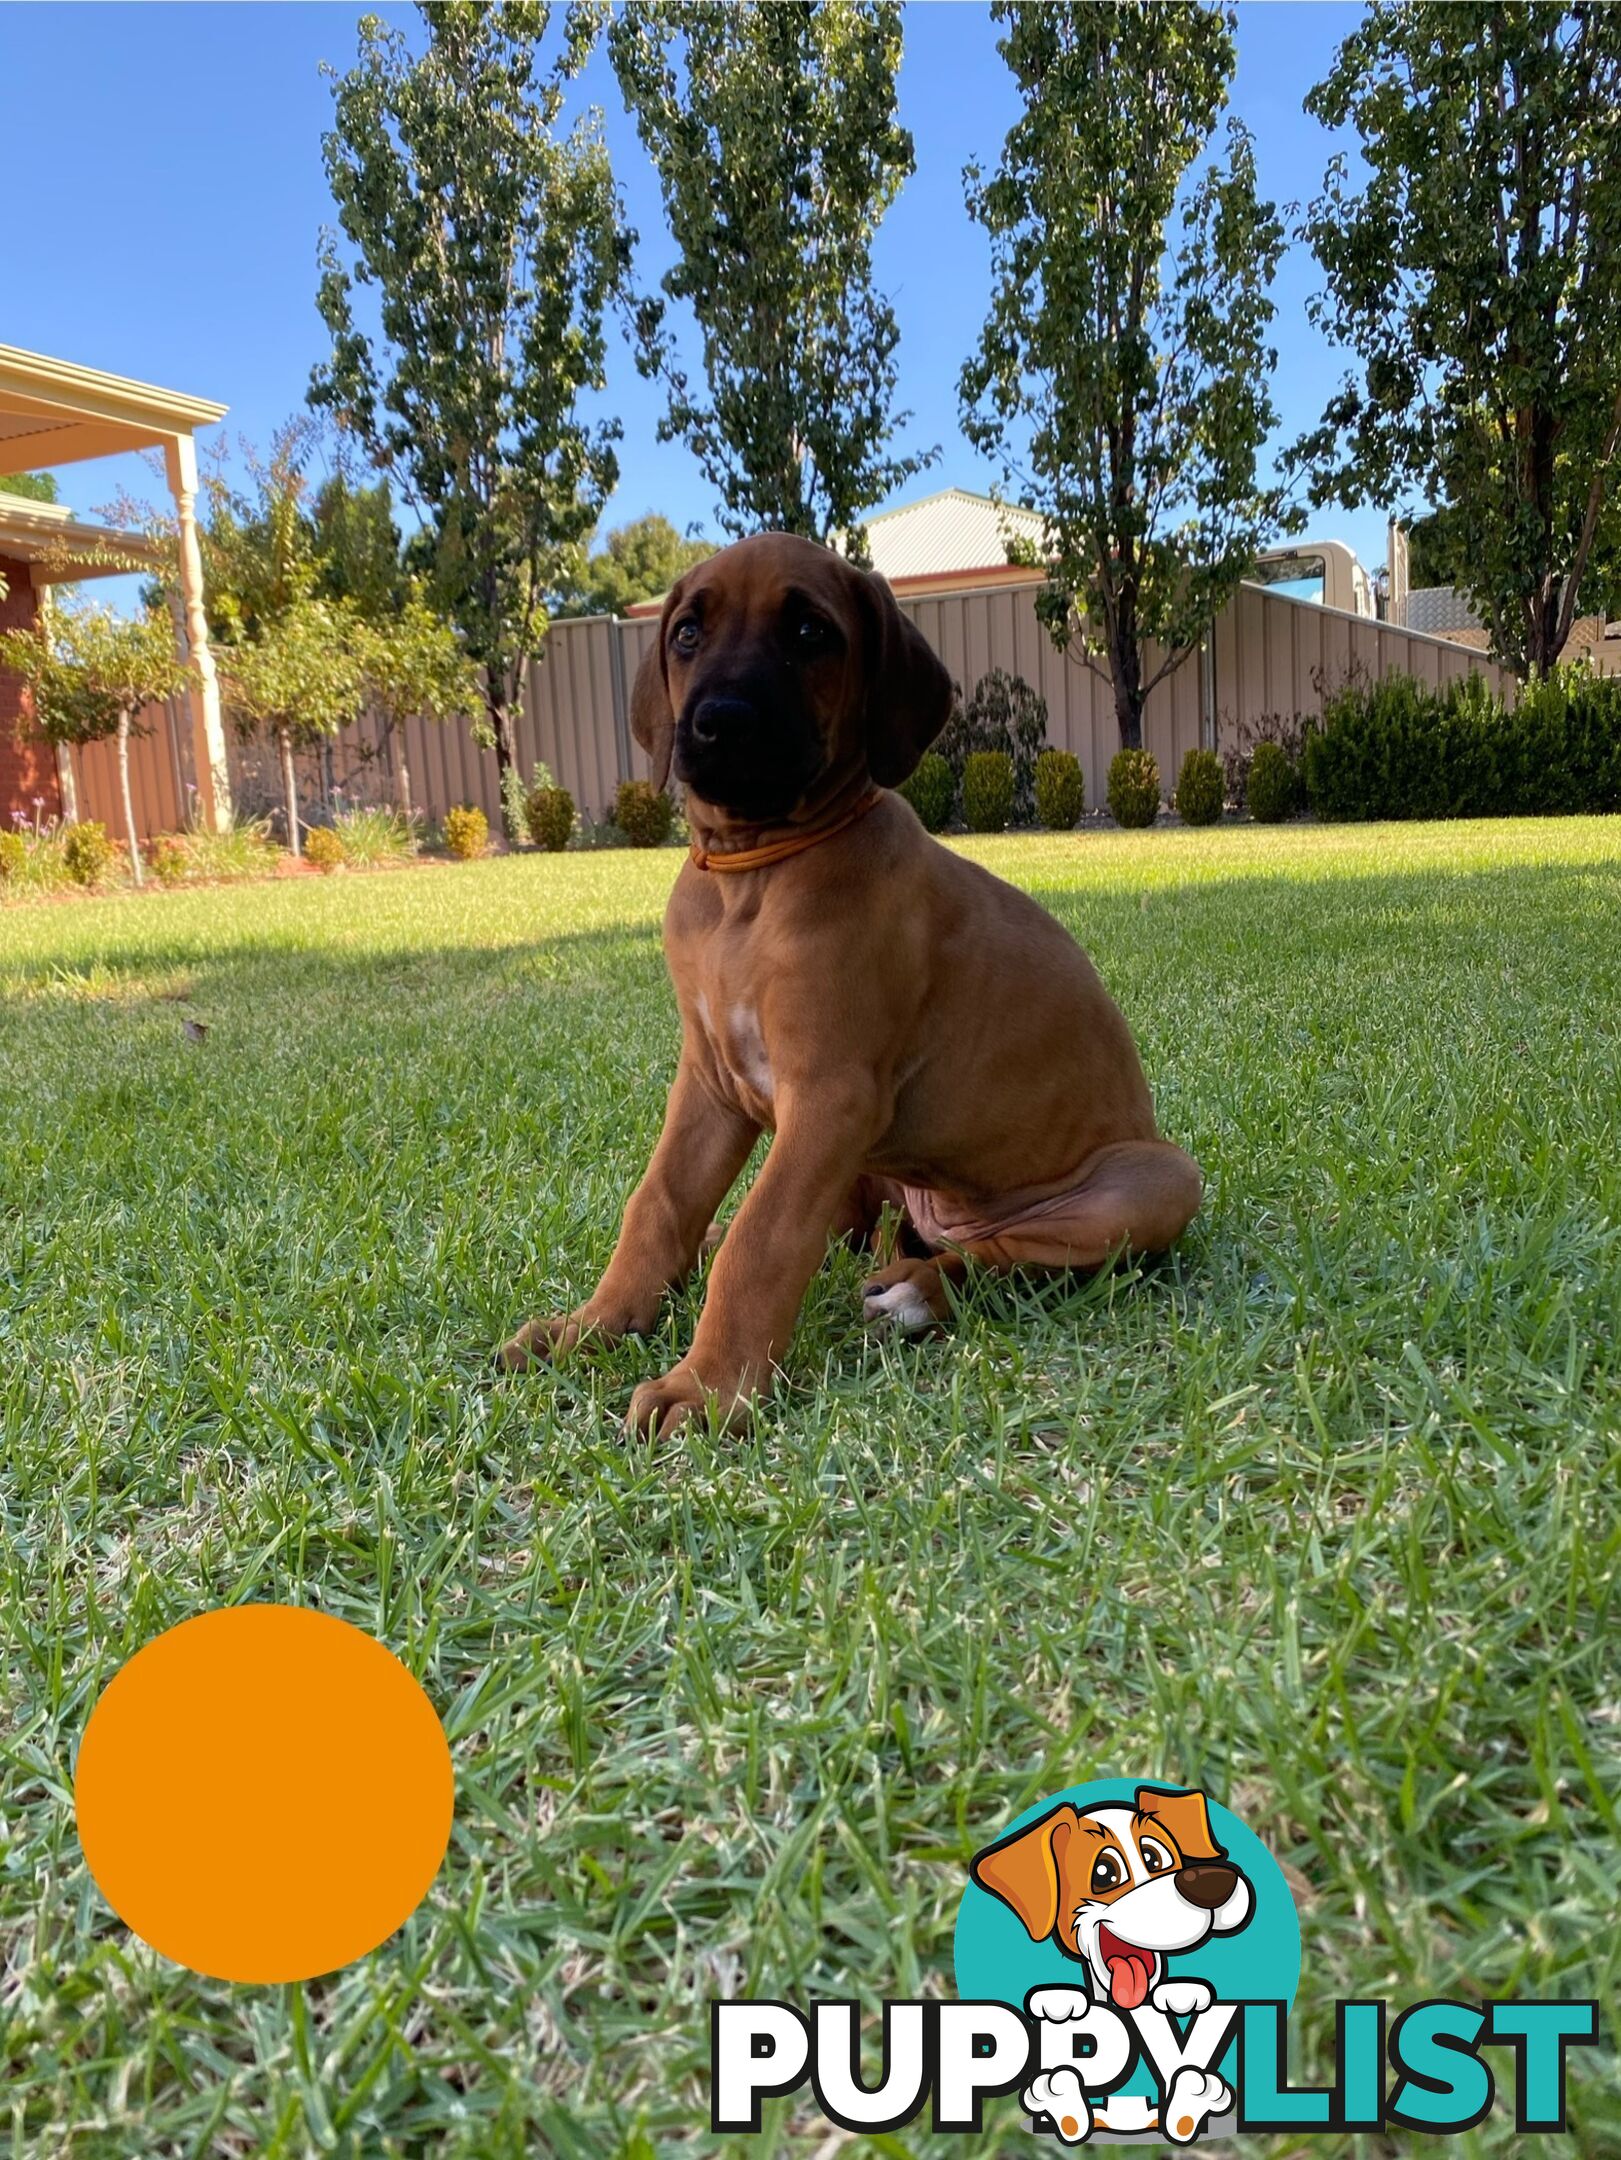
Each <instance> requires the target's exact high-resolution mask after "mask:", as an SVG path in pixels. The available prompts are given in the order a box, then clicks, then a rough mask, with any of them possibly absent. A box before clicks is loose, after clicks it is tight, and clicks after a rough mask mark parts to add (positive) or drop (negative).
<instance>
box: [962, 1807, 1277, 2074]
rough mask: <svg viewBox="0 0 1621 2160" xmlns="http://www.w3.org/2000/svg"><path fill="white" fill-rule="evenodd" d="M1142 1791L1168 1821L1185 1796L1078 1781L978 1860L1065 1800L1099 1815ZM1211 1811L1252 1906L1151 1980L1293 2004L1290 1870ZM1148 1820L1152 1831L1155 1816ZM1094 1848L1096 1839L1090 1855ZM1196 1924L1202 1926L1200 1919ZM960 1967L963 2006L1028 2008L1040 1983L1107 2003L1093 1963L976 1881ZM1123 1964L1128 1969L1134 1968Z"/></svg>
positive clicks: (1225, 1998) (965, 1912)
mask: <svg viewBox="0 0 1621 2160" xmlns="http://www.w3.org/2000/svg"><path fill="white" fill-rule="evenodd" d="M1145 1794H1146V1795H1148V1796H1150V1798H1149V1801H1148V1805H1149V1808H1150V1810H1151V1809H1152V1806H1153V1802H1154V1798H1156V1797H1157V1798H1160V1799H1168V1800H1169V1801H1170V1802H1171V1803H1172V1807H1171V1809H1170V1810H1169V1811H1168V1813H1167V1820H1168V1821H1171V1820H1175V1819H1177V1816H1178V1810H1177V1808H1176V1803H1177V1802H1178V1801H1184V1802H1185V1800H1186V1790H1185V1788H1182V1787H1179V1786H1174V1785H1168V1784H1167V1785H1146V1784H1145V1782H1144V1781H1141V1780H1138V1779H1134V1778H1103V1779H1099V1780H1097V1781H1096V1782H1094V1783H1092V1784H1089V1785H1071V1786H1069V1787H1068V1788H1067V1789H1066V1790H1065V1791H1063V1792H1058V1793H1053V1794H1051V1795H1049V1797H1048V1798H1047V1799H1045V1800H1041V1801H1038V1802H1037V1803H1036V1805H1035V1806H1034V1807H1030V1808H1026V1809H1025V1811H1024V1813H1023V1814H1022V1815H1019V1816H1016V1817H1015V1818H1014V1820H1013V1821H1012V1822H1011V1823H1009V1824H1008V1826H1007V1828H1006V1829H1005V1830H1004V1831H1003V1832H1002V1833H1001V1834H1000V1835H999V1836H998V1837H996V1838H995V1839H994V1840H987V1844H986V1847H985V1848H982V1851H981V1853H980V1855H979V1856H978V1858H979V1859H980V1860H983V1858H984V1854H985V1852H986V1851H988V1850H991V1849H992V1848H994V1849H996V1850H997V1851H1003V1850H1005V1849H1006V1848H1007V1847H1008V1846H1010V1845H1012V1844H1013V1843H1014V1841H1015V1840H1016V1839H1017V1837H1018V1835H1019V1833H1020V1832H1021V1831H1024V1830H1027V1829H1030V1828H1031V1827H1032V1826H1034V1825H1036V1824H1038V1823H1040V1822H1041V1821H1042V1820H1043V1819H1044V1818H1045V1817H1046V1816H1048V1815H1050V1814H1052V1813H1053V1811H1054V1810H1055V1809H1058V1808H1062V1807H1064V1806H1065V1805H1066V1804H1067V1805H1068V1806H1070V1807H1073V1808H1074V1809H1075V1810H1076V1812H1077V1813H1078V1814H1081V1815H1083V1816H1085V1815H1093V1814H1095V1811H1096V1810H1098V1809H1100V1808H1111V1807H1113V1808H1119V1807H1124V1808H1127V1809H1135V1808H1136V1807H1137V1806H1138V1805H1139V1801H1140V1796H1142V1795H1145ZM1205 1807H1206V1809H1207V1811H1208V1820H1209V1825H1210V1832H1211V1836H1212V1839H1213V1841H1214V1843H1215V1845H1216V1846H1217V1847H1218V1848H1219V1849H1220V1851H1221V1853H1222V1854H1223V1855H1224V1857H1225V1859H1226V1861H1227V1863H1228V1864H1229V1865H1231V1866H1232V1867H1235V1868H1236V1869H1237V1870H1238V1872H1239V1874H1240V1875H1241V1876H1242V1877H1243V1878H1244V1880H1245V1881H1246V1882H1247V1883H1248V1884H1249V1887H1250V1891H1251V1893H1252V1897H1251V1904H1250V1910H1249V1912H1248V1915H1247V1917H1246V1918H1245V1919H1244V1920H1243V1923H1242V1925H1240V1926H1238V1927H1236V1928H1234V1929H1232V1930H1231V1931H1230V1932H1222V1931H1220V1930H1216V1931H1213V1932H1211V1933H1210V1934H1209V1935H1208V1936H1207V1937H1206V1938H1205V1940H1204V1941H1203V1942H1201V1943H1198V1944H1197V1946H1196V1947H1193V1948H1190V1949H1188V1950H1186V1951H1168V1952H1166V1953H1165V1954H1164V1955H1163V1956H1162V1957H1160V1958H1159V1959H1158V1961H1157V1963H1156V1965H1155V1967H1154V1970H1153V1984H1154V1985H1156V1986H1157V1985H1158V1984H1160V1983H1161V1982H1162V1981H1165V1980H1179V1979H1187V1980H1203V1981H1204V1982H1205V1983H1206V1984H1207V1985H1208V1986H1209V1987H1210V1988H1212V1989H1213V1990H1214V1992H1215V1996H1216V2000H1217V2001H1218V2002H1281V2003H1283V2004H1285V2005H1288V2004H1291V2003H1293V2001H1294V1998H1295V1990H1296V1988H1297V1987H1298V1986H1299V1983H1300V1921H1299V1919H1298V1917H1297V1915H1296V1912H1295V1903H1294V1898H1293V1897H1292V1896H1291V1894H1290V1890H1289V1885H1288V1883H1287V1882H1286V1881H1285V1880H1284V1875H1283V1870H1282V1869H1281V1868H1280V1867H1279V1866H1278V1863H1277V1862H1276V1860H1274V1859H1273V1857H1272V1855H1271V1854H1270V1853H1269V1852H1268V1851H1267V1849H1266V1847H1265V1846H1264V1845H1263V1844H1262V1843H1261V1841H1260V1839H1259V1838H1258V1837H1257V1836H1256V1835H1255V1833H1254V1831H1252V1830H1251V1829H1249V1828H1248V1827H1247V1826H1246V1825H1245V1824H1244V1823H1242V1822H1240V1821H1239V1819H1238V1817H1237V1816H1236V1815H1234V1814H1233V1813H1232V1811H1231V1810H1230V1809H1228V1808H1226V1807H1223V1806H1222V1805H1221V1803H1220V1802H1219V1801H1217V1800H1210V1799H1208V1798H1206V1799H1205ZM1141 1821H1142V1822H1143V1823H1144V1824H1145V1825H1147V1826H1148V1828H1150V1829H1151V1828H1152V1816H1151V1814H1150V1815H1145V1816H1144V1817H1143V1818H1141ZM1038 1843H1039V1841H1038ZM1091 1849H1092V1848H1091V1846H1090V1845H1089V1846H1088V1847H1087V1851H1088V1852H1089V1853H1090V1851H1091ZM1038 1873H1039V1870H1038ZM1084 1894H1085V1891H1084V1887H1083V1891H1082V1895H1084ZM1074 1895H1075V1891H1074V1882H1073V1879H1072V1880H1070V1881H1066V1882H1065V1883H1064V1884H1062V1885H1061V1902H1062V1899H1063V1898H1064V1897H1072V1896H1074ZM1120 1910H1121V1911H1122V1912H1123V1913H1124V1912H1126V1911H1127V1910H1128V1907H1127V1906H1125V1905H1122V1906H1121V1907H1120ZM1193 1924H1194V1925H1197V1921H1196V1920H1195V1921H1194V1923H1193ZM955 1965H956V1978H957V1993H958V1995H959V1996H960V1997H961V1999H962V2000H963V2001H964V2002H986V2001H991V2002H1005V2003H1009V2004H1011V2005H1012V2006H1013V2008H1014V2009H1017V2010H1022V2009H1023V2008H1024V2001H1025V1997H1026V1996H1027V1995H1028V1994H1029V1992H1030V1990H1031V1989H1032V1988H1038V1987H1063V1988H1084V1989H1086V1990H1087V1991H1088V1992H1089V1993H1090V1994H1091V1995H1092V1997H1093V1999H1094V2000H1099V2001H1107V2000H1108V1999H1109V1997H1108V1995H1107V1993H1105V1992H1104V1991H1103V1990H1102V1989H1101V1988H1100V1984H1099V1979H1098V1976H1097V1974H1096V1972H1095V1971H1094V1970H1093V1968H1092V1966H1091V1965H1090V1964H1088V1963H1086V1962H1084V1961H1083V1960H1081V1959H1077V1958H1075V1957H1073V1956H1071V1955H1070V1954H1069V1953H1068V1952H1067V1951H1066V1950H1065V1949H1063V1948H1062V1947H1060V1944H1059V1942H1058V1941H1057V1939H1056V1936H1055V1935H1047V1936H1045V1937H1044V1938H1043V1939H1042V1940H1041V1941H1039V1942H1038V1941H1034V1940H1032V1938H1031V1935H1030V1933H1029V1931H1028V1928H1027V1925H1026V1923H1025V1921H1024V1920H1022V1919H1021V1918H1020V1916H1019V1914H1018V1912H1016V1911H1015V1910H1014V1909H1013V1908H1012V1907H1011V1906H1010V1905H1009V1904H1008V1903H1007V1902H1005V1900H1004V1899H1003V1898H1002V1897H1000V1896H997V1895H995V1894H993V1892H992V1891H990V1890H986V1889H982V1888H981V1886H980V1885H979V1883H977V1882H975V1881H973V1880H970V1881H969V1883H968V1885H967V1887H966V1889H965V1890H964V1891H963V1896H962V1904H961V1905H960V1906H959V1908H958V1911H957V1934H956V1944H955ZM1126 1970H1127V1971H1128V1972H1129V1971H1130V1970H1131V1968H1130V1966H1129V1965H1128V1966H1127V1967H1126ZM1134 2082H1135V2081H1134ZM1127 2089H1130V2088H1129V2087H1128V2088H1127Z"/></svg>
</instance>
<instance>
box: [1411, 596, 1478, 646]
mask: <svg viewBox="0 0 1621 2160" xmlns="http://www.w3.org/2000/svg"><path fill="white" fill-rule="evenodd" d="M1402 622H1403V625H1404V627H1405V628H1407V629H1409V630H1427V631H1428V632H1429V633H1430V635H1431V636H1432V637H1444V636H1445V635H1446V634H1447V632H1448V631H1449V630H1478V629H1480V628H1481V621H1480V617H1479V615H1477V614H1476V612H1475V610H1474V609H1473V608H1472V607H1471V606H1470V605H1469V595H1468V594H1467V593H1461V592H1459V591H1457V590H1456V588H1455V587H1453V586H1451V585H1419V586H1415V588H1414V589H1413V591H1411V592H1410V593H1409V594H1408V595H1407V604H1406V608H1405V611H1404V613H1403V615H1402Z"/></svg>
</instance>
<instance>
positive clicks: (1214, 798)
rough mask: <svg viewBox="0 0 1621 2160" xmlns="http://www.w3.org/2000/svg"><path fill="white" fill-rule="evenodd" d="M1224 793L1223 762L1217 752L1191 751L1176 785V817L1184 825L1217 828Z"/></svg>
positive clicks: (1183, 762) (1183, 764) (1185, 759)
mask: <svg viewBox="0 0 1621 2160" xmlns="http://www.w3.org/2000/svg"><path fill="white" fill-rule="evenodd" d="M1223 792H1224V788H1223V781H1222V772H1221V759H1220V758H1219V757H1217V755H1216V753H1215V751H1214V750H1190V751H1189V752H1188V754H1187V756H1186V757H1185V758H1184V759H1183V760H1182V770H1181V772H1180V774H1179V775H1178V777H1177V783H1176V814H1177V816H1178V817H1179V818H1180V819H1181V820H1182V822H1183V824H1184V825H1214V824H1215V822H1216V820H1217V819H1218V818H1219V817H1220V816H1221V800H1222V794H1223Z"/></svg>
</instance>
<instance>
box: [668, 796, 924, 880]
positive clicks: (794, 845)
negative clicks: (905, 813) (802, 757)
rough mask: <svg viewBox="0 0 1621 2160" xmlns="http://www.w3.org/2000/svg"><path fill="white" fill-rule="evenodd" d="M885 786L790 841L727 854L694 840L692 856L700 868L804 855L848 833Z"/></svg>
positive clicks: (750, 865)
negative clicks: (806, 851) (820, 844)
mask: <svg viewBox="0 0 1621 2160" xmlns="http://www.w3.org/2000/svg"><path fill="white" fill-rule="evenodd" d="M883 795H884V791H883V789H882V788H877V787H873V788H868V790H867V792H866V794H865V795H863V796H862V797H861V799H860V801H859V802H857V803H855V804H854V805H853V806H852V807H851V808H850V809H848V810H846V811H844V812H843V813H842V814H841V815H840V816H838V817H836V818H835V819H834V820H833V822H832V823H831V824H830V825H811V826H808V827H807V828H806V829H805V831H804V832H799V833H795V834H793V835H792V837H791V838H789V839H787V840H772V841H769V842H768V843H767V844H766V846H764V847H751V848H735V849H733V850H732V851H731V852H730V853H728V852H727V851H726V850H725V849H724V848H722V849H721V850H719V851H718V852H717V851H716V850H714V849H712V848H701V847H700V846H699V845H698V843H697V841H696V840H694V842H693V843H692V859H693V861H694V863H696V865H697V866H698V868H699V869H700V870H763V869H764V868H765V867H766V865H767V863H776V862H786V861H787V860H788V857H789V856H790V855H803V854H804V852H805V850H806V849H807V848H813V847H816V846H817V845H818V844H819V843H820V842H821V841H823V840H831V839H832V837H833V835H834V834H835V833H841V832H845V831H847V830H848V829H849V827H850V826H852V825H853V824H854V823H855V821H856V819H857V818H863V817H865V816H866V814H867V812H868V811H869V810H871V809H874V808H875V807H876V806H877V805H878V804H879V803H880V802H882V800H883Z"/></svg>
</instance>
